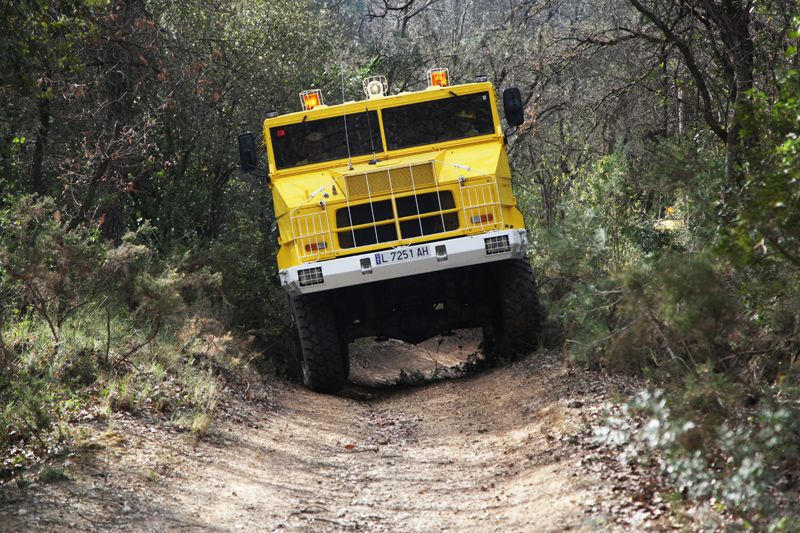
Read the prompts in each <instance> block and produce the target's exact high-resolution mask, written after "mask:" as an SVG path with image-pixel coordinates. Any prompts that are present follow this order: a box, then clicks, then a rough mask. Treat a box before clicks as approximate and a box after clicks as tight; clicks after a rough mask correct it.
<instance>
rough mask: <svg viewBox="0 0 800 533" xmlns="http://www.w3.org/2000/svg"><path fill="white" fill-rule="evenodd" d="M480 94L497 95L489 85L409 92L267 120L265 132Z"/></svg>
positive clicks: (353, 101) (477, 84)
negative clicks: (323, 119)
mask: <svg viewBox="0 0 800 533" xmlns="http://www.w3.org/2000/svg"><path fill="white" fill-rule="evenodd" d="M481 91H491V92H492V93H493V92H494V86H493V85H492V84H491V83H490V82H477V83H464V84H461V85H450V86H447V87H428V88H426V89H422V90H420V91H407V92H402V93H399V94H393V95H388V96H382V97H377V98H370V99H367V98H365V99H364V100H350V101H348V102H344V103H342V104H334V105H321V106H317V107H315V108H314V109H311V110H307V111H296V112H294V113H287V114H285V115H280V116H277V117H272V118H267V119H265V120H264V128H270V127H272V126H281V125H285V124H294V123H296V122H304V121H306V120H316V119H320V118H329V117H334V116H338V115H342V114H344V113H356V112H360V111H364V110H365V109H369V110H376V109H382V108H386V107H395V106H397V105H403V104H408V103H415V102H423V101H427V100H437V99H440V98H447V97H448V96H455V95H463V94H472V93H476V92H481Z"/></svg>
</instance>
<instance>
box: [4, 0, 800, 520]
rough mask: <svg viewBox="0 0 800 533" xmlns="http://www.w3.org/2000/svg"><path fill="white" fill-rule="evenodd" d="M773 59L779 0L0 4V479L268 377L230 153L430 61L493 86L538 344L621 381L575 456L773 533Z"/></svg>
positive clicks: (780, 515)
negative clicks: (535, 293) (540, 311)
mask: <svg viewBox="0 0 800 533" xmlns="http://www.w3.org/2000/svg"><path fill="white" fill-rule="evenodd" d="M798 45H800V4H799V3H798V2H797V1H796V0H762V1H759V2H756V1H754V0H694V1H687V0H599V1H595V2H588V1H584V0H572V1H567V0H503V1H492V0H248V1H241V0H228V1H221V0H186V1H184V2H178V3H174V2H166V1H163V0H59V1H56V2H53V1H45V0H14V1H10V2H7V1H4V2H2V4H0V461H2V464H0V483H14V482H17V484H19V483H22V482H23V481H22V480H24V479H25V477H26V476H27V475H28V473H29V472H30V471H31V469H33V468H34V467H35V466H36V465H38V464H40V463H41V461H44V460H46V459H47V458H48V457H53V456H57V455H58V454H59V453H62V452H63V450H65V449H69V448H70V447H71V446H74V443H75V442H76V438H77V437H76V434H75V431H74V430H72V429H71V427H70V426H71V421H72V420H74V419H75V417H76V414H77V413H80V412H84V411H86V410H87V409H90V410H96V411H97V412H99V413H102V416H103V417H105V418H111V417H113V416H114V413H115V412H120V411H128V412H133V411H143V410H150V411H154V412H158V413H162V414H164V415H165V416H166V418H167V419H169V421H170V423H171V424H174V425H175V426H176V427H178V428H181V429H182V430H183V431H186V432H187V433H191V434H196V435H203V434H205V433H207V432H208V431H209V428H213V426H214V424H215V415H216V413H217V405H218V401H217V400H218V398H219V397H220V395H221V394H222V389H224V388H225V386H226V385H225V383H226V380H230V379H235V378H231V377H230V376H235V375H236V374H237V373H241V372H250V371H255V372H257V373H259V374H260V375H263V376H272V377H270V378H269V379H281V378H280V377H274V376H282V375H283V374H284V373H285V372H286V369H287V366H288V363H287V358H288V357H291V355H289V354H291V353H293V350H294V348H293V338H292V334H291V321H290V312H289V308H288V306H287V304H286V296H285V294H284V292H283V290H282V289H281V287H280V284H279V281H278V277H277V269H276V266H275V254H276V249H277V234H276V222H275V217H274V212H273V206H272V198H271V195H270V190H269V188H268V186H267V185H268V184H267V181H266V180H265V179H264V177H263V176H257V175H251V174H248V173H244V172H242V171H241V170H240V169H239V160H238V153H237V146H236V137H237V135H238V134H240V133H242V132H244V131H251V132H254V133H255V134H256V137H257V139H261V131H262V125H261V124H262V121H263V120H264V117H265V115H266V114H267V113H268V112H271V111H277V112H279V113H287V112H293V111H297V110H298V109H299V108H300V107H299V106H300V102H299V100H298V93H299V92H300V91H302V90H305V89H311V88H319V89H321V90H322V92H323V94H324V95H325V98H326V102H327V103H339V102H342V101H347V100H358V99H361V98H363V96H362V95H361V90H362V89H361V81H362V79H364V78H365V77H367V76H372V75H384V76H386V77H387V80H388V86H389V92H390V93H392V94H396V93H399V92H402V91H408V90H417V89H421V88H424V86H425V70H426V69H427V68H430V67H447V68H448V69H449V72H450V76H451V77H452V79H453V82H454V83H466V82H471V81H473V80H474V79H475V78H476V77H477V76H480V75H485V76H486V77H487V78H488V80H489V81H490V82H492V83H493V84H494V86H495V88H496V90H498V91H501V90H502V89H504V88H506V87H518V88H519V89H520V91H521V94H522V97H523V102H524V109H525V122H524V124H523V125H522V126H520V127H519V128H518V130H517V131H516V132H515V133H514V134H512V135H509V137H508V145H507V148H508V152H509V157H510V160H511V165H512V170H513V179H514V188H515V193H516V196H517V200H518V202H519V205H520V208H521V209H522V211H523V213H524V214H525V217H526V223H527V228H528V231H529V234H530V235H529V237H530V249H529V255H530V258H531V262H532V264H533V267H534V271H535V272H536V275H537V280H538V284H539V290H540V292H541V295H542V298H543V301H544V304H545V307H546V309H547V314H548V323H549V326H548V331H547V335H546V337H547V338H545V339H544V340H543V342H544V344H545V345H546V346H547V347H548V349H554V350H557V351H558V353H559V354H560V358H562V359H563V361H564V364H566V365H567V366H569V367H571V368H577V369H581V371H586V372H592V373H594V374H593V375H595V376H596V378H595V379H598V380H602V379H606V378H607V377H608V376H611V377H613V378H614V379H618V378H628V377H630V378H631V379H637V380H642V382H643V383H645V384H646V386H645V387H644V389H643V392H641V393H639V394H636V395H634V396H632V397H629V398H625V399H624V402H623V403H624V405H623V407H622V408H621V409H620V410H619V411H618V412H617V414H616V415H613V416H608V417H607V419H606V422H605V426H604V430H603V431H602V432H601V433H602V435H600V438H601V439H602V440H603V442H604V445H606V446H610V447H612V448H613V449H616V450H618V451H619V452H620V454H621V456H624V457H625V458H627V460H629V461H639V462H641V464H642V468H650V469H653V470H654V471H656V472H657V474H658V476H659V478H660V479H661V480H662V483H663V484H664V487H668V488H669V490H671V491H672V493H673V494H676V495H677V498H678V500H681V501H695V502H697V501H701V502H711V505H713V507H714V508H715V509H716V511H717V512H718V513H719V514H720V515H724V516H726V517H727V518H728V519H729V520H730V521H731V522H730V523H732V524H735V525H736V526H735V527H736V528H744V529H754V530H758V531H767V530H769V531H791V530H797V529H800V514H798V506H797V502H798V500H797V498H798V496H797V491H798V485H797V483H798V476H800V361H798V355H800V137H798V135H799V134H800V54H799V53H798ZM260 157H262V159H263V158H264V154H263V151H262V153H261V154H260ZM208 335H213V336H214V337H215V339H218V346H216V347H215V349H214V350H205V351H204V352H203V355H202V356H198V355H197V354H198V352H200V351H202V350H201V346H205V344H206V342H207V338H208ZM530 357H531V358H535V357H536V354H535V353H534V354H532V355H530ZM265 379H266V378H265ZM1 498H2V496H1V495H0V503H2V499H1Z"/></svg>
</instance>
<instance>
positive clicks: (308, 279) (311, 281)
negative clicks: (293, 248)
mask: <svg viewBox="0 0 800 533" xmlns="http://www.w3.org/2000/svg"><path fill="white" fill-rule="evenodd" d="M297 277H298V279H299V280H300V286H301V287H308V286H309V285H322V284H323V283H325V279H324V278H323V276H322V267H314V268H304V269H302V270H298V271H297Z"/></svg>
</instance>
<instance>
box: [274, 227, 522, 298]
mask: <svg viewBox="0 0 800 533" xmlns="http://www.w3.org/2000/svg"><path fill="white" fill-rule="evenodd" d="M525 234H526V232H525V230H524V229H513V230H502V231H491V232H488V233H481V234H480V235H471V236H468V237H458V238H455V239H448V240H444V241H433V242H428V243H425V244H424V245H412V246H400V247H397V248H392V249H391V250H383V251H380V252H370V253H366V254H359V255H351V256H348V257H342V258H339V259H329V260H327V261H317V262H315V263H306V264H303V265H301V266H296V267H291V268H287V269H285V270H281V271H280V272H279V273H278V275H279V276H280V280H281V285H283V287H284V289H286V290H287V291H288V292H289V293H290V294H309V293H312V292H320V291H327V290H331V289H339V288H342V287H350V286H352V285H359V284H361V283H372V282H373V281H383V280H387V279H393V278H401V277H406V276H414V275H417V274H425V273H428V272H436V271H438V270H447V269H449V268H458V267H465V266H471V265H478V264H481V263H488V262H493V261H502V260H504V259H510V258H512V257H524V256H525V254H526V247H527V244H528V241H527V239H526V236H525ZM487 241H488V242H487ZM420 246H427V247H429V254H427V255H425V254H418V257H412V258H410V259H407V260H403V261H400V262H385V260H382V259H381V257H384V258H385V257H387V254H388V256H389V257H393V256H396V255H398V254H399V255H401V256H405V255H406V254H407V251H408V252H411V254H410V255H412V256H413V255H414V252H413V251H412V249H413V250H418V248H419V247H420ZM301 280H302V282H301Z"/></svg>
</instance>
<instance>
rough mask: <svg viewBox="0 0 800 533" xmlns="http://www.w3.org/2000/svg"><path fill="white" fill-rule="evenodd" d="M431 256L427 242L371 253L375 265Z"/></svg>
mask: <svg viewBox="0 0 800 533" xmlns="http://www.w3.org/2000/svg"><path fill="white" fill-rule="evenodd" d="M430 256H431V247H430V245H428V244H423V245H421V246H409V247H408V248H396V249H394V250H384V251H383V252H376V253H375V254H373V257H374V258H375V266H381V265H390V264H393V263H403V262H405V261H414V260H415V259H425V258H426V257H430Z"/></svg>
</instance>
